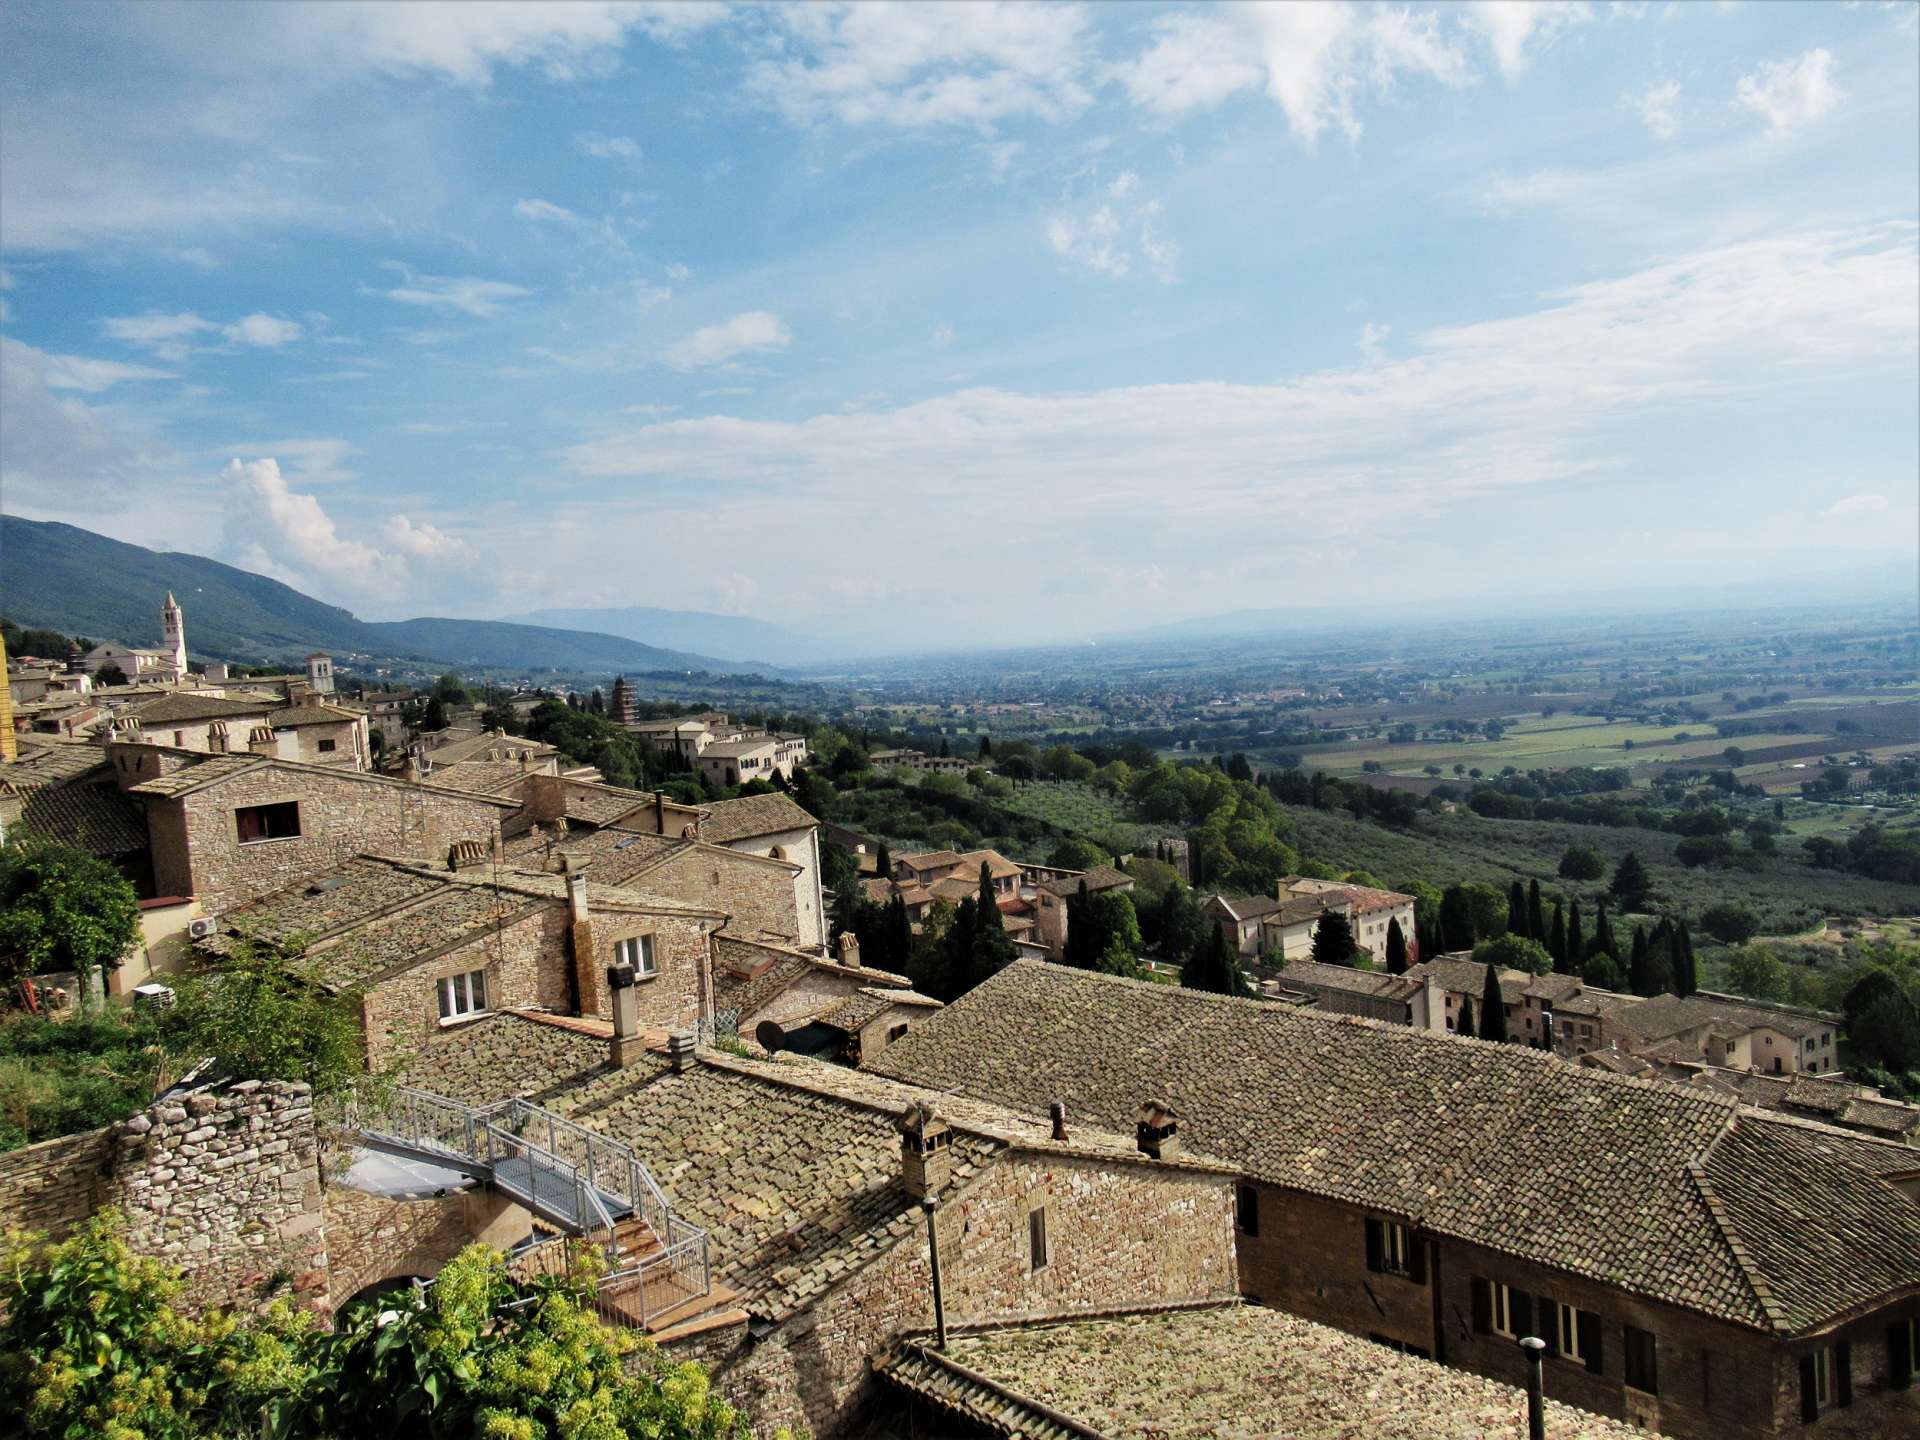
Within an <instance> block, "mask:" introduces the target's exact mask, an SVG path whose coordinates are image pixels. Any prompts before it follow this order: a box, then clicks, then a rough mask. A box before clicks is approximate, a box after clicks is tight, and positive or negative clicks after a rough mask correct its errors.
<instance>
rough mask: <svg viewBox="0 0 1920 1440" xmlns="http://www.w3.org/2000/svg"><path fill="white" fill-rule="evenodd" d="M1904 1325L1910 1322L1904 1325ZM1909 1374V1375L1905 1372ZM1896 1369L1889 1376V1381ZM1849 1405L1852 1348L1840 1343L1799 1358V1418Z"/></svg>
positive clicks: (1851, 1392) (1894, 1375)
mask: <svg viewBox="0 0 1920 1440" xmlns="http://www.w3.org/2000/svg"><path fill="white" fill-rule="evenodd" d="M1907 1323H1908V1325H1911V1324H1912V1323H1913V1322H1912V1321H1908V1322H1907ZM1909 1374H1911V1372H1910V1371H1909ZM1898 1375H1899V1371H1898V1369H1896V1370H1894V1372H1893V1373H1892V1374H1891V1375H1889V1376H1888V1377H1887V1378H1888V1380H1889V1381H1893V1380H1894V1379H1895V1378H1896V1377H1897V1376H1898ZM1852 1403H1853V1347H1852V1346H1850V1345H1849V1344H1847V1342H1846V1341H1844V1340H1842V1341H1840V1342H1839V1343H1838V1344H1836V1345H1829V1346H1827V1347H1826V1348H1825V1349H1823V1350H1815V1351H1814V1352H1813V1353H1812V1354H1810V1355H1802V1356H1801V1357H1800V1418H1801V1419H1802V1420H1812V1419H1814V1418H1816V1417H1817V1416H1818V1415H1819V1414H1820V1412H1821V1411H1822V1410H1825V1409H1826V1408H1828V1407H1829V1406H1832V1405H1851V1404H1852Z"/></svg>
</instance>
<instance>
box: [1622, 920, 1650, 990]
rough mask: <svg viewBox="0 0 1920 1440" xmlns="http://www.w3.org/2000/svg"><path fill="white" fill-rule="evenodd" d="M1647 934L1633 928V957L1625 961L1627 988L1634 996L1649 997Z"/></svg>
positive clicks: (1635, 927)
mask: <svg viewBox="0 0 1920 1440" xmlns="http://www.w3.org/2000/svg"><path fill="white" fill-rule="evenodd" d="M1647 979H1648V976H1647V932H1646V931H1644V930H1642V929H1641V928H1640V927H1639V926H1638V925H1636V926H1634V927H1633V955H1632V958H1631V959H1629V960H1628V961H1627V988H1628V989H1629V990H1631V991H1633V993H1634V994H1636V995H1651V994H1653V991H1651V990H1649V989H1648V988H1647Z"/></svg>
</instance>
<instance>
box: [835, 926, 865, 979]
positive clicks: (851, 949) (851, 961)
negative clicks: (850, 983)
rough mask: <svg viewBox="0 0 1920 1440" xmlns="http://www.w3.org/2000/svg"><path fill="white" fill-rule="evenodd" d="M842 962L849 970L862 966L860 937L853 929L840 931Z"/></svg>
mask: <svg viewBox="0 0 1920 1440" xmlns="http://www.w3.org/2000/svg"><path fill="white" fill-rule="evenodd" d="M839 946H840V963H841V964H842V965H844V966H846V967H847V969H849V970H858V969H859V968H860V937H859V936H857V935H855V934H854V933H853V932H852V931H851V930H843V931H841V932H840V940H839Z"/></svg>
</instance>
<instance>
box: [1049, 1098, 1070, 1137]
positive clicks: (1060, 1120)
mask: <svg viewBox="0 0 1920 1440" xmlns="http://www.w3.org/2000/svg"><path fill="white" fill-rule="evenodd" d="M1047 1115H1048V1117H1049V1118H1051V1119H1052V1121H1053V1138H1054V1139H1055V1140H1058V1141H1060V1142H1061V1143H1063V1144H1064V1143H1065V1142H1066V1138H1067V1102H1066V1101H1064V1100H1056V1101H1054V1102H1053V1103H1052V1104H1051V1105H1049V1106H1048V1107H1047Z"/></svg>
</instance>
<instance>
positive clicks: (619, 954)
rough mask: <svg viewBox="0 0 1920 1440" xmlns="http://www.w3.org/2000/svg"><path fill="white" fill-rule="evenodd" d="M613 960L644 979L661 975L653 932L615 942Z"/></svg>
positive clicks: (623, 937)
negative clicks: (654, 946)
mask: <svg viewBox="0 0 1920 1440" xmlns="http://www.w3.org/2000/svg"><path fill="white" fill-rule="evenodd" d="M613 960H614V963H615V964H616V965H626V966H630V967H631V968H632V970H633V973H634V974H635V975H637V976H639V977H641V978H642V979H648V978H651V977H652V976H655V975H658V974H659V973H660V960H659V957H658V956H657V955H656V954H655V953H654V948H653V933H652V932H651V931H649V932H647V933H646V934H644V935H626V936H622V937H621V938H620V939H618V940H616V941H614V942H613Z"/></svg>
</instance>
